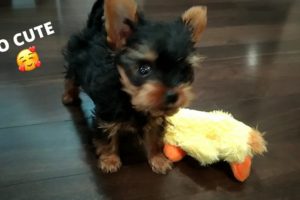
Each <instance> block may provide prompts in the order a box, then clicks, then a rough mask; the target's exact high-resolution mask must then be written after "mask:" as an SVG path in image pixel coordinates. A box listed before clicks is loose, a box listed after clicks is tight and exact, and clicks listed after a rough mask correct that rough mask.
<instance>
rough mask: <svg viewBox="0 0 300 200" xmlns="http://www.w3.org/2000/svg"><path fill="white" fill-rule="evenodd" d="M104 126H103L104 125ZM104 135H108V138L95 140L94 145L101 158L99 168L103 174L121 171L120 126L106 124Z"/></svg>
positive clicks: (103, 127) (103, 128)
mask: <svg viewBox="0 0 300 200" xmlns="http://www.w3.org/2000/svg"><path fill="white" fill-rule="evenodd" d="M102 125H103V124H102ZM100 128H102V130H103V132H104V133H102V134H106V135H105V137H106V138H102V139H95V140H94V145H95V148H96V154H97V155H98V156H99V159H98V168H99V169H101V170H102V171H103V172H106V173H112V172H116V171H118V170H119V169H120V167H121V165H122V163H121V159H120V157H119V143H118V139H119V138H118V133H119V131H120V130H119V128H120V127H119V126H118V125H117V124H115V123H111V124H104V125H103V126H102V127H101V126H100Z"/></svg>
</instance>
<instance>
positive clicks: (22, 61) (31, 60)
mask: <svg viewBox="0 0 300 200" xmlns="http://www.w3.org/2000/svg"><path fill="white" fill-rule="evenodd" d="M17 64H18V66H19V70H20V71H21V72H25V71H32V70H34V69H35V68H37V67H40V66H41V64H42V63H41V61H40V60H39V56H38V54H37V52H36V48H35V46H32V47H29V48H28V49H24V50H22V51H21V52H20V53H19V54H18V56H17Z"/></svg>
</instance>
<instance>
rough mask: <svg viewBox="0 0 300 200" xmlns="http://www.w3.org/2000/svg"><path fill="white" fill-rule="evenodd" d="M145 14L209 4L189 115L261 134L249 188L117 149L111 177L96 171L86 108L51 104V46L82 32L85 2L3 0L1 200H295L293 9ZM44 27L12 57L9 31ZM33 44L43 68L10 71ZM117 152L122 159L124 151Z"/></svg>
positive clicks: (299, 27)
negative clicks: (204, 114)
mask: <svg viewBox="0 0 300 200" xmlns="http://www.w3.org/2000/svg"><path fill="white" fill-rule="evenodd" d="M143 2H144V7H145V8H144V10H145V12H146V15H147V16H149V17H151V18H153V19H160V20H170V19H173V18H175V17H176V16H179V15H180V14H181V13H182V12H183V11H184V10H185V9H187V8H188V7H190V6H193V5H198V4H204V5H207V6H208V24H209V25H208V29H207V31H206V33H205V35H204V37H203V40H202V43H201V44H200V45H199V50H200V51H201V52H202V54H203V55H204V56H206V59H205V61H204V63H203V68H202V69H199V70H197V73H196V82H195V84H194V86H195V91H196V97H197V98H196V100H195V101H194V103H193V104H192V105H191V107H192V108H195V109H199V110H205V111H209V110H213V109H223V110H226V111H228V112H231V113H233V115H234V116H235V117H236V118H238V119H240V120H242V121H244V122H245V123H247V124H249V125H252V126H258V128H259V129H260V130H261V131H264V132H266V135H265V137H266V139H267V141H268V149H269V152H268V153H267V154H265V156H263V157H255V159H254V162H253V167H252V172H251V176H250V178H249V179H248V180H247V181H246V182H245V183H239V182H237V181H235V180H234V179H233V177H232V175H231V173H230V171H229V170H228V166H227V165H226V164H224V163H219V164H216V165H213V166H208V167H200V166H199V165H198V164H197V163H196V162H195V161H194V160H192V159H186V160H184V161H182V162H180V163H178V164H176V166H175V168H174V170H173V171H171V172H170V173H169V174H168V175H166V176H162V175H157V174H154V173H153V172H152V171H151V170H150V168H149V166H148V164H147V162H146V160H145V158H144V157H143V156H141V154H140V153H139V150H138V147H137V148H128V149H127V148H126V147H125V148H124V149H125V150H124V151H125V153H123V154H124V155H123V157H122V159H123V163H124V166H123V167H122V169H121V170H120V172H118V173H115V174H109V175H107V174H103V173H101V172H100V171H98V170H97V169H96V167H95V164H96V157H95V155H94V153H93V149H92V145H91V143H90V137H89V136H90V134H91V133H92V132H93V131H92V130H91V129H90V128H89V121H90V119H91V109H92V108H93V105H92V103H91V101H90V100H89V99H88V97H86V96H85V95H84V94H82V98H83V104H82V110H80V109H78V108H69V109H67V108H65V107H64V106H63V105H62V104H61V103H60V95H61V93H62V89H63V88H62V85H63V84H62V83H63V78H62V77H63V74H62V72H63V71H64V70H63V67H62V66H63V63H64V61H63V58H62V55H61V48H62V47H63V46H64V45H65V43H66V41H67V39H68V37H69V36H70V34H72V33H73V32H75V31H78V30H80V28H81V27H82V26H83V24H84V22H85V20H86V17H87V14H88V11H89V9H90V7H91V5H92V0H86V1H82V0H64V1H60V0H56V1H54V0H44V1H38V0H35V1H34V0H24V1H21V0H14V1H9V0H1V3H0V39H7V40H8V41H9V43H10V49H9V50H8V51H7V52H5V53H0V63H1V64H0V95H1V97H0V109H1V110H0V199H1V200H11V199H28V200H42V199H49V200H50V199H51V200H54V199H55V200H56V199H72V200H74V199H84V200H89V199H117V200H120V199H126V200H127V199H137V200H141V199H142V200H154V199H172V200H181V199H191V200H194V199H214V200H228V199H230V200H233V199H239V200H245V199H249V200H253V199H257V200H260V199H272V200H279V199H280V200H298V199H300V159H299V158H300V21H299V19H300V1H299V0H148V1H143ZM47 21H51V22H52V24H53V26H54V30H55V34H54V35H52V36H45V37H44V38H42V39H39V38H37V39H36V40H35V41H34V42H33V43H30V44H29V43H27V44H25V45H24V46H22V47H17V46H15V45H14V44H13V40H12V37H13V35H14V34H15V33H18V32H21V31H24V30H28V29H29V28H32V27H34V26H37V25H39V24H43V23H45V22H47ZM33 44H34V45H36V47H37V50H38V53H39V54H40V58H41V61H42V63H43V64H42V67H41V68H40V69H37V70H35V71H32V72H29V73H21V72H19V71H18V70H17V66H16V63H15V58H16V55H17V53H18V51H20V50H21V49H22V48H26V47H28V46H30V45H33ZM126 150H127V151H126Z"/></svg>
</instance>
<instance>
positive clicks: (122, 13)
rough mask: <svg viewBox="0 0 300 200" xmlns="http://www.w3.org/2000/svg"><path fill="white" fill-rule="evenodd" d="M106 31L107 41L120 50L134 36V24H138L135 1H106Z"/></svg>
mask: <svg viewBox="0 0 300 200" xmlns="http://www.w3.org/2000/svg"><path fill="white" fill-rule="evenodd" d="M104 18H105V29H106V32H107V41H108V42H109V44H110V45H111V46H112V47H113V48H116V49H118V48H120V47H122V46H123V45H125V43H126V39H127V38H128V37H129V36H130V35H131V34H132V31H133V30H132V24H134V23H136V22H137V19H138V16H137V4H136V2H135V0H105V2H104Z"/></svg>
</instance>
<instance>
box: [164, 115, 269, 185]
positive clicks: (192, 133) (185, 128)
mask: <svg viewBox="0 0 300 200" xmlns="http://www.w3.org/2000/svg"><path fill="white" fill-rule="evenodd" d="M168 122H169V125H168V126H167V130H166V134H165V137H164V142H165V146H164V153H165V155H166V156H167V157H168V158H169V159H170V160H171V161H173V162H176V161H179V160H181V159H182V158H183V157H184V155H185V154H188V155H189V156H191V157H193V158H195V159H196V160H198V161H199V162H200V164H201V165H208V164H212V163H215V162H218V161H220V160H224V161H226V162H228V163H229V164H230V166H231V169H232V172H233V175H234V176H235V178H236V179H237V180H239V181H242V182H243V181H244V180H246V179H247V177H248V176H249V174H250V169H251V159H252V157H253V155H255V154H262V153H263V152H265V151H267V148H266V142H265V140H264V139H263V137H262V134H261V133H260V132H259V131H258V130H256V129H253V128H251V127H249V126H247V125H245V124H244V123H242V122H240V121H238V120H236V119H234V118H233V116H232V115H231V114H229V113H225V112H223V111H212V112H201V111H196V110H190V109H181V110H180V111H179V112H178V113H177V114H175V115H173V116H171V117H169V118H168Z"/></svg>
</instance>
